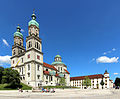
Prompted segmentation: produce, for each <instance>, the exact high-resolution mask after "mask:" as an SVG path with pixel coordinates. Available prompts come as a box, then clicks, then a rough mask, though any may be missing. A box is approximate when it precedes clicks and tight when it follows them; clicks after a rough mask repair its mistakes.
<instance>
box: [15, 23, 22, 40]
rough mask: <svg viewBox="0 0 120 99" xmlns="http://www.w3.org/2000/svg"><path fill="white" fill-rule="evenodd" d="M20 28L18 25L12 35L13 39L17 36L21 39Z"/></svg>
mask: <svg viewBox="0 0 120 99" xmlns="http://www.w3.org/2000/svg"><path fill="white" fill-rule="evenodd" d="M20 30H21V29H20V27H19V25H18V26H17V31H16V32H15V33H14V37H16V36H18V37H20V38H23V34H22V33H21V32H20Z"/></svg>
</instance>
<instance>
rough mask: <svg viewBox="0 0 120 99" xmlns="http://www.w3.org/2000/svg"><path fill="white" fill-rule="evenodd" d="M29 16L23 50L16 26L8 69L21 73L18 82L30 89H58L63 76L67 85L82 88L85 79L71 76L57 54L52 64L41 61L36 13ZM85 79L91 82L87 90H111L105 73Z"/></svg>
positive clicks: (21, 35)
mask: <svg viewBox="0 0 120 99" xmlns="http://www.w3.org/2000/svg"><path fill="white" fill-rule="evenodd" d="M31 17H32V19H31V20H30V21H29V22H28V36H27V37H26V47H25V46H24V45H23V42H24V39H23V34H22V33H21V28H20V26H19V25H18V26H17V30H16V32H15V33H14V44H13V46H12V57H11V68H13V69H15V70H17V71H18V72H19V73H20V76H21V82H23V83H24V84H27V85H29V86H31V87H40V86H57V85H60V83H59V82H60V79H61V78H62V77H64V78H65V82H66V86H73V87H79V88H81V89H84V88H85V86H83V82H84V80H85V77H86V76H77V77H70V73H69V72H68V70H67V65H65V64H64V63H63V61H62V57H61V56H60V55H56V56H55V57H54V61H53V62H52V64H48V63H45V62H44V60H43V55H44V54H43V52H42V40H41V38H40V37H39V35H40V34H39V31H40V28H39V23H38V22H37V21H36V15H35V13H33V14H32V16H31ZM87 77H88V78H89V79H90V80H91V86H90V88H93V89H94V88H97V89H102V88H105V89H109V88H112V87H113V81H112V80H110V79H109V78H110V77H109V73H108V72H107V70H106V71H105V73H104V74H96V75H87ZM102 80H103V81H104V83H105V84H104V86H102V85H101V81H102Z"/></svg>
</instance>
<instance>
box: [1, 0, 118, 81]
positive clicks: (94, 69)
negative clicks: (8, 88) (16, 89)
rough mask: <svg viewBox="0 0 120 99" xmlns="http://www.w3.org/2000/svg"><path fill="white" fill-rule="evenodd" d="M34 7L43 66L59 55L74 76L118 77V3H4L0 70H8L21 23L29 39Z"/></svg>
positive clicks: (47, 0) (65, 0) (92, 0)
mask: <svg viewBox="0 0 120 99" xmlns="http://www.w3.org/2000/svg"><path fill="white" fill-rule="evenodd" d="M33 9H35V14H36V16H37V22H38V23H39V24H40V35H39V36H40V38H41V39H42V48H43V53H44V62H47V63H49V64H51V63H52V62H53V61H54V57H55V55H57V54H60V55H61V57H62V60H63V62H64V63H65V64H66V65H67V67H68V71H69V72H70V76H72V77H73V76H83V75H92V74H103V73H104V71H105V70H106V69H107V71H108V72H109V73H110V79H112V80H115V78H116V77H120V1H119V0H114V1H113V0H20V1H18V0H1V1H0V66H4V67H5V68H6V67H10V57H11V55H12V45H13V43H14V41H13V40H14V38H13V34H14V32H16V27H17V25H18V24H20V27H21V29H22V31H21V32H22V33H23V36H24V46H25V40H26V36H28V22H29V21H30V20H31V15H32V13H33Z"/></svg>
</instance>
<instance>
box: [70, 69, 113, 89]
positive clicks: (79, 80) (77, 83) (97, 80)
mask: <svg viewBox="0 0 120 99" xmlns="http://www.w3.org/2000/svg"><path fill="white" fill-rule="evenodd" d="M85 77H88V78H89V79H90V80H91V86H89V88H91V89H102V88H103V89H109V88H113V81H112V80H110V78H109V73H108V72H107V70H106V71H105V73H104V74H96V75H88V76H78V77H71V78H70V83H71V86H74V87H79V88H81V89H84V88H86V86H83V82H84V80H85ZM102 80H103V82H104V85H103V86H102V85H101V81H102Z"/></svg>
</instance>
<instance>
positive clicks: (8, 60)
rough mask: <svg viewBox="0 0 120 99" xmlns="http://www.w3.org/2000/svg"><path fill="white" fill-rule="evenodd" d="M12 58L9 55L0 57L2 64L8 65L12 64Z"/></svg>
mask: <svg viewBox="0 0 120 99" xmlns="http://www.w3.org/2000/svg"><path fill="white" fill-rule="evenodd" d="M10 57H11V56H9V55H6V56H0V64H3V63H7V64H10Z"/></svg>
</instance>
